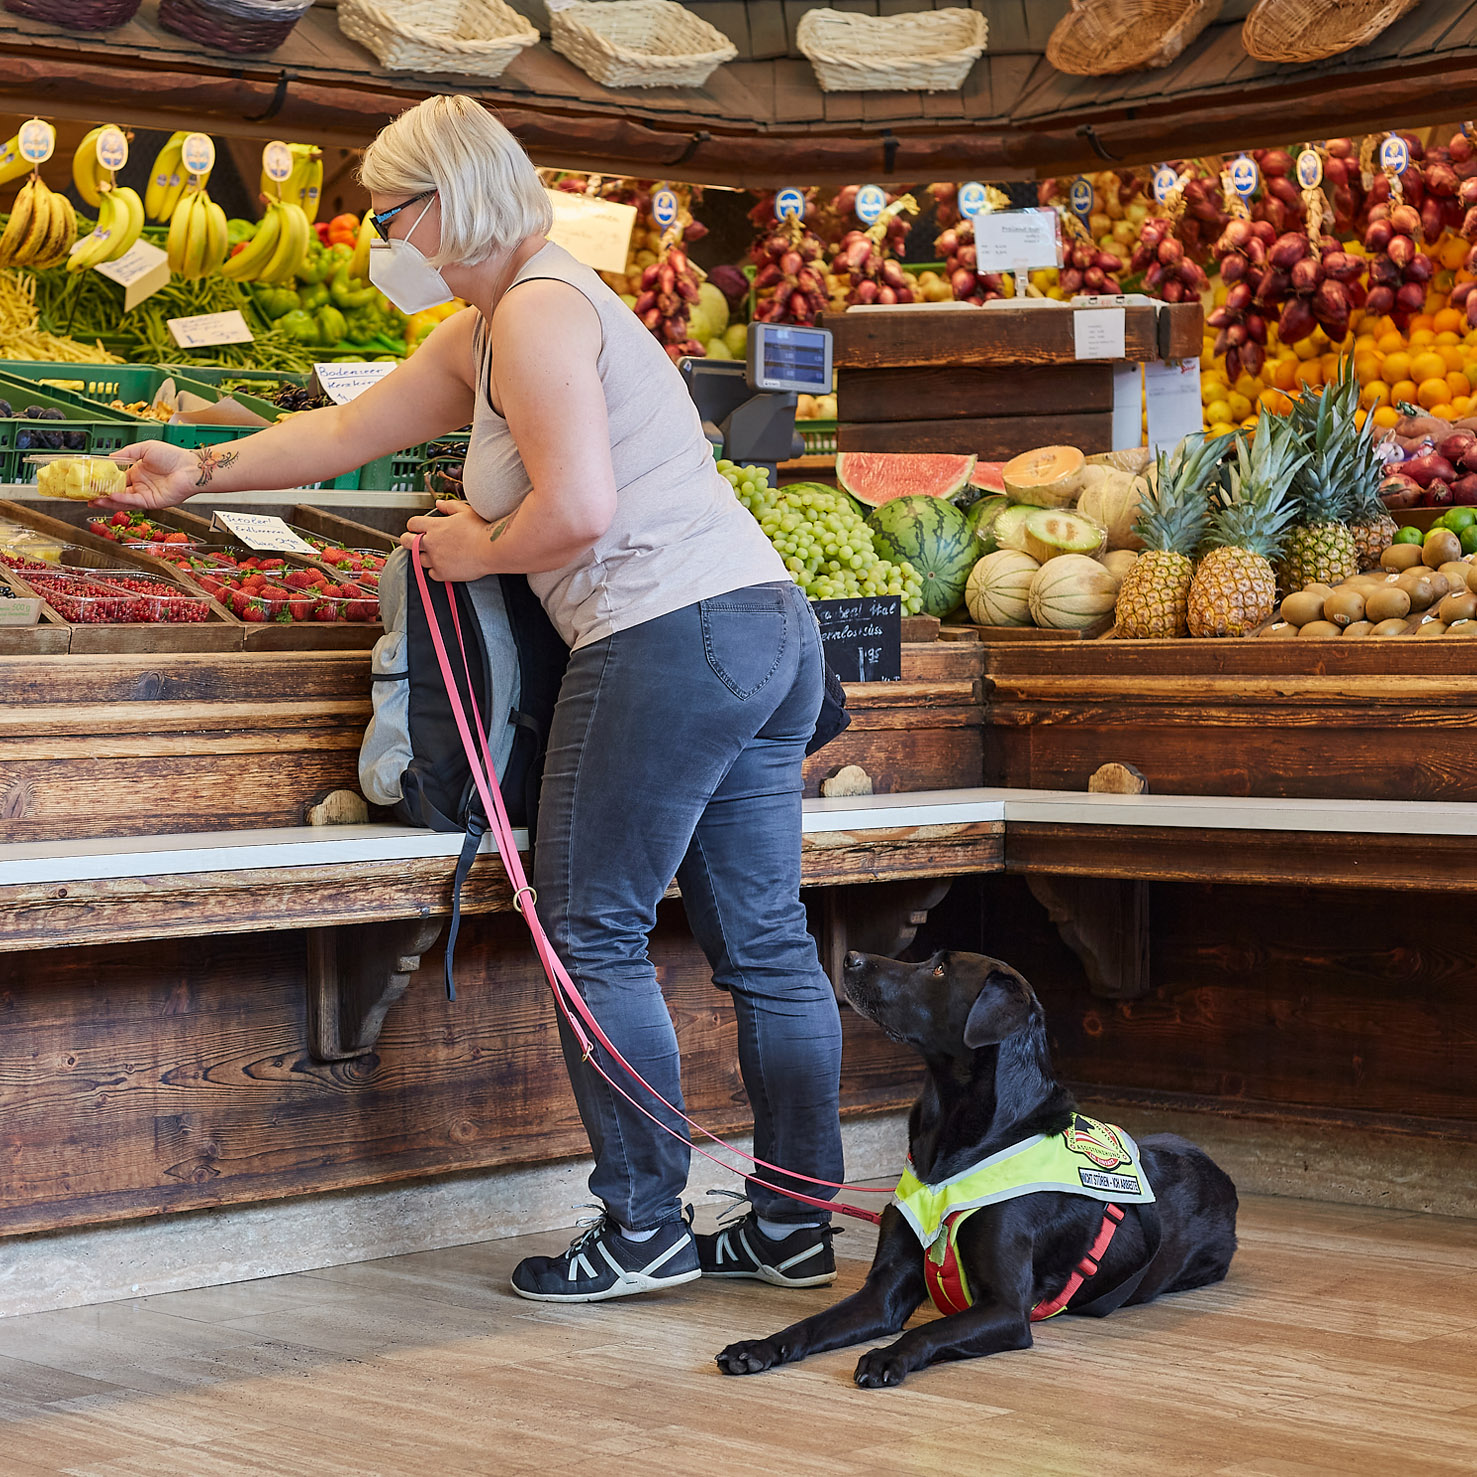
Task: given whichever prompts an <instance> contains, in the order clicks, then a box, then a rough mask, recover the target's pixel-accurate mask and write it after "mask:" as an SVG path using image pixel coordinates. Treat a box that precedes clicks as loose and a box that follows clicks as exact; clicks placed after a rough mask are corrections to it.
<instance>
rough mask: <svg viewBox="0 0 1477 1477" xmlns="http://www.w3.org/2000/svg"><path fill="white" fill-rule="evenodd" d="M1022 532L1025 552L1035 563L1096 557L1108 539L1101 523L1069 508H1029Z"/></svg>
mask: <svg viewBox="0 0 1477 1477" xmlns="http://www.w3.org/2000/svg"><path fill="white" fill-rule="evenodd" d="M1021 532H1022V537H1023V538H1024V540H1025V545H1026V553H1028V554H1029V555H1030V556H1031V558H1033V559H1034V560H1035V561H1036V562H1037V563H1038V564H1045V563H1046V561H1047V560H1048V559H1059V558H1062V557H1064V556H1066V555H1068V554H1096V553H1098V551H1099V550H1101V549H1102V547H1103V545H1104V544H1105V543H1106V541H1107V537H1108V536H1107V534H1106V533H1105V532H1104V531H1103V528H1102V525H1101V524H1098V523H1094V522H1093V521H1092V519H1091V518H1085V517H1083V515H1082V514H1081V513H1076V512H1073V511H1072V510H1071V509H1069V508H1032V509H1031V511H1030V512H1029V513H1028V514H1027V515H1026V521H1025V523H1024V524H1023V525H1022V529H1021Z"/></svg>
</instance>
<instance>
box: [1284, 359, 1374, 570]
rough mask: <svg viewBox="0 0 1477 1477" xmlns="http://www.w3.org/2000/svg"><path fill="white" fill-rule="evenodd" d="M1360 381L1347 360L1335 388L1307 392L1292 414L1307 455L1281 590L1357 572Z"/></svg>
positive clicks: (1296, 486)
mask: <svg viewBox="0 0 1477 1477" xmlns="http://www.w3.org/2000/svg"><path fill="white" fill-rule="evenodd" d="M1358 409H1359V381H1358V380H1357V379H1356V378H1355V377H1354V369H1353V363H1352V359H1345V360H1344V361H1343V362H1342V364H1341V365H1340V368H1339V377H1338V379H1337V381H1336V382H1335V383H1334V384H1331V385H1329V386H1327V387H1326V388H1324V389H1322V390H1319V391H1316V392H1314V391H1308V392H1306V393H1305V394H1304V395H1303V397H1302V399H1301V400H1299V401H1298V403H1297V407H1296V408H1295V409H1294V411H1293V414H1292V426H1293V431H1294V432H1295V433H1296V435H1297V437H1298V439H1299V440H1300V441H1301V443H1302V448H1303V450H1304V451H1306V452H1307V453H1308V457H1307V460H1306V461H1305V462H1304V464H1303V466H1302V468H1301V470H1300V471H1299V472H1298V474H1297V476H1295V477H1294V478H1293V480H1292V499H1291V501H1292V506H1293V508H1294V509H1295V518H1296V521H1295V523H1294V525H1293V527H1292V529H1291V530H1290V531H1289V533H1288V538H1287V551H1286V556H1285V559H1284V563H1283V567H1282V570H1281V574H1282V584H1283V588H1284V589H1287V590H1301V589H1302V588H1303V587H1304V586H1306V585H1310V584H1313V583H1315V582H1316V583H1320V584H1325V585H1338V584H1342V583H1343V582H1344V580H1346V579H1348V578H1350V576H1352V575H1355V574H1358V572H1359V552H1358V547H1357V545H1356V543H1355V540H1354V531H1353V529H1352V528H1350V527H1349V519H1350V518H1351V517H1352V516H1353V514H1354V510H1355V503H1356V499H1355V495H1354V483H1355V479H1356V477H1357V475H1358V474H1357V469H1356V467H1355V464H1354V455H1353V453H1354V446H1355V443H1356V441H1357V440H1358V437H1359V427H1358V425H1357V424H1356V422H1355V420H1354V415H1355V412H1356V411H1357V410H1358Z"/></svg>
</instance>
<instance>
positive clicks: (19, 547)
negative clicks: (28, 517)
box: [0, 525, 62, 564]
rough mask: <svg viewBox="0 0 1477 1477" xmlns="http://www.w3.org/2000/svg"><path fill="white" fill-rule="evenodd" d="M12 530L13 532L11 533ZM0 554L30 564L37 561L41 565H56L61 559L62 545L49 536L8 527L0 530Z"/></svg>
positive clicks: (25, 529)
mask: <svg viewBox="0 0 1477 1477" xmlns="http://www.w3.org/2000/svg"><path fill="white" fill-rule="evenodd" d="M12 528H13V529H14V532H12V531H11V529H12ZM0 554H9V555H11V556H12V557H14V558H17V559H25V560H29V561H31V562H32V563H35V562H38V561H39V562H40V563H42V564H56V563H57V562H59V561H60V559H61V557H62V543H61V540H60V539H56V538H52V537H51V535H50V534H45V533H37V532H35V530H34V529H30V528H21V527H19V526H18V525H9V526H7V527H6V528H3V529H0Z"/></svg>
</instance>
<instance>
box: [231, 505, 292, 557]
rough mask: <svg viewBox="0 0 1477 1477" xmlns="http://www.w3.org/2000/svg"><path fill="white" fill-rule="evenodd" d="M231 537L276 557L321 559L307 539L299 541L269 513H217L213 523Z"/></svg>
mask: <svg viewBox="0 0 1477 1477" xmlns="http://www.w3.org/2000/svg"><path fill="white" fill-rule="evenodd" d="M213 521H214V522H215V523H217V524H219V525H220V527H222V528H224V529H225V530H226V531H227V532H228V533H230V534H233V535H234V536H235V537H236V538H238V539H240V541H241V542H242V543H243V544H245V545H246V547H247V548H248V549H258V550H261V551H262V552H268V551H270V552H271V553H274V554H305V555H306V556H307V557H308V558H309V559H316V558H317V557H318V550H317V549H315V548H314V547H313V546H312V544H310V543H309V542H308V541H307V540H306V539H301V538H299V537H298V536H297V535H296V534H295V533H294V532H293V531H292V530H291V529H290V528H289V527H288V526H287V525H286V524H285V523H284V522H283V521H282V520H281V519H280V518H270V517H268V516H267V515H266V514H265V513H219V512H218V513H217V514H216V515H215V518H214V520H213Z"/></svg>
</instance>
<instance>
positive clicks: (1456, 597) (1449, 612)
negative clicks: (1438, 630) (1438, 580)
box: [1436, 590, 1477, 626]
mask: <svg viewBox="0 0 1477 1477" xmlns="http://www.w3.org/2000/svg"><path fill="white" fill-rule="evenodd" d="M1474 617H1477V595H1474V594H1473V593H1472V592H1471V591H1470V590H1458V591H1454V592H1453V593H1452V594H1450V595H1448V596H1447V597H1446V598H1445V599H1444V600H1443V601H1442V602H1441V604H1440V605H1438V606H1437V607H1436V618H1437V619H1438V620H1441V621H1444V622H1445V623H1446V624H1447V625H1448V626H1449V625H1450V624H1451V623H1452V622H1453V621H1469V620H1472V619H1473V618H1474Z"/></svg>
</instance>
